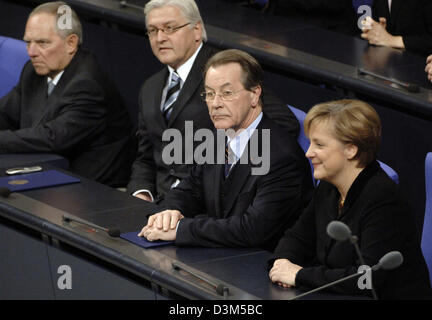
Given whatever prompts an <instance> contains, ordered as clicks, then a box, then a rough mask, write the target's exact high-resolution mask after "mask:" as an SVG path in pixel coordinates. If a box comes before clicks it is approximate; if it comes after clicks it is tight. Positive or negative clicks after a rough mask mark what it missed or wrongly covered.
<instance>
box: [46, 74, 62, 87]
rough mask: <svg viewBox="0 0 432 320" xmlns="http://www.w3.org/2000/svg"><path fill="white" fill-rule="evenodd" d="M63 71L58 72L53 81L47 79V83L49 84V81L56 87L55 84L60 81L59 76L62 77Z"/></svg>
mask: <svg viewBox="0 0 432 320" xmlns="http://www.w3.org/2000/svg"><path fill="white" fill-rule="evenodd" d="M63 73H64V70H63V71H60V72H59V73H58V74H57V75H56V76H55V77H54V79H52V78H50V77H47V83H50V81H52V83H53V84H54V85H55V86H56V85H57V83H58V82H59V81H60V78H61V76H62V75H63Z"/></svg>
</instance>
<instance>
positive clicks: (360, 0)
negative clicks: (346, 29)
mask: <svg viewBox="0 0 432 320" xmlns="http://www.w3.org/2000/svg"><path fill="white" fill-rule="evenodd" d="M352 5H353V8H354V10H355V12H357V10H358V8H359V7H360V6H362V5H367V6H369V7H372V5H373V0H353V1H352Z"/></svg>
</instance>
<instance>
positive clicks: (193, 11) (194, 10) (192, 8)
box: [144, 0, 207, 42]
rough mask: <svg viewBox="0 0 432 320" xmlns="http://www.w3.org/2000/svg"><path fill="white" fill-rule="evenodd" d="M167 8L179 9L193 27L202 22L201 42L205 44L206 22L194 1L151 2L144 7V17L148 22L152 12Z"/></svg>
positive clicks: (160, 0)
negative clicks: (148, 16)
mask: <svg viewBox="0 0 432 320" xmlns="http://www.w3.org/2000/svg"><path fill="white" fill-rule="evenodd" d="M166 6H171V7H176V8H177V9H179V10H180V12H181V13H182V14H183V16H184V17H185V18H186V20H188V21H189V22H191V23H192V25H196V24H197V23H198V22H200V23H201V26H202V36H201V40H202V41H204V42H206V41H207V32H206V30H205V27H204V22H203V20H202V18H201V14H200V12H199V9H198V6H197V4H196V3H195V1H194V0H151V1H150V2H148V3H147V4H146V5H145V7H144V15H145V19H146V21H147V15H148V14H149V13H150V11H152V10H153V9H157V8H161V7H166ZM146 24H147V22H146Z"/></svg>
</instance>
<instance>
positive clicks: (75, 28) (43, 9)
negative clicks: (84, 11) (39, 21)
mask: <svg viewBox="0 0 432 320" xmlns="http://www.w3.org/2000/svg"><path fill="white" fill-rule="evenodd" d="M61 6H68V7H69V8H70V10H71V16H72V28H71V29H59V27H58V25H57V21H58V18H59V17H60V16H61V15H62V12H58V11H59V8H60V7H61ZM40 13H48V14H51V15H53V16H55V17H57V19H56V23H55V26H54V29H55V30H56V32H57V34H58V35H59V36H60V37H61V38H62V39H65V38H66V37H67V36H69V35H71V34H76V35H77V36H78V44H80V45H81V44H82V42H83V32H82V25H81V22H80V20H79V18H78V15H77V14H76V12H75V11H74V10H73V9H72V8H71V7H70V6H69V5H68V4H67V3H66V2H63V1H55V2H47V3H43V4H41V5H39V6H37V7H36V8H34V9H33V11H32V12H30V15H29V18H30V17H32V16H34V15H36V14H40Z"/></svg>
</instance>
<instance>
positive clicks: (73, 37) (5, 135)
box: [0, 2, 134, 186]
mask: <svg viewBox="0 0 432 320" xmlns="http://www.w3.org/2000/svg"><path fill="white" fill-rule="evenodd" d="M62 6H65V3H63V2H52V3H46V4H42V5H40V6H38V7H37V8H35V9H34V10H33V11H32V13H31V14H30V16H29V18H28V20H27V24H26V28H25V34H24V41H25V42H26V43H27V51H28V54H29V56H30V61H29V62H28V63H27V64H26V65H25V66H24V68H23V71H22V73H21V77H20V80H19V83H18V84H17V86H16V87H15V88H14V89H12V90H11V91H10V92H9V93H8V94H7V95H6V96H4V97H3V98H2V99H1V100H0V153H3V154H5V153H44V152H48V153H57V154H60V155H62V156H64V157H65V158H67V159H68V160H69V163H70V170H71V171H72V172H74V173H77V174H79V175H82V176H83V177H86V178H90V179H94V180H97V181H99V182H101V183H106V184H109V185H112V186H121V185H126V183H127V180H128V177H129V174H130V173H129V172H130V171H129V170H128V167H130V164H131V160H130V159H133V157H134V154H133V152H132V150H134V145H133V144H132V139H131V137H132V134H131V129H130V128H131V124H130V118H129V116H128V113H127V110H126V108H125V107H124V105H123V102H122V100H121V98H120V95H119V94H118V93H117V91H116V89H115V88H114V86H113V85H112V84H111V82H110V81H109V80H108V79H107V78H106V77H105V75H104V74H103V73H102V72H101V70H100V69H99V66H98V64H97V62H96V60H95V58H94V57H93V56H92V55H91V54H90V53H88V52H85V51H84V50H82V49H81V48H80V44H81V42H82V28H81V24H80V22H79V19H78V17H77V15H76V13H75V12H74V11H68V10H66V12H67V13H66V14H69V13H70V16H62V15H60V13H61V12H63V11H62V9H64V8H66V7H62ZM67 8H69V10H71V9H70V7H67ZM64 18H65V19H70V20H69V22H68V21H65V23H71V26H70V27H68V28H65V29H60V27H59V26H61V20H62V19H64Z"/></svg>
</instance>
